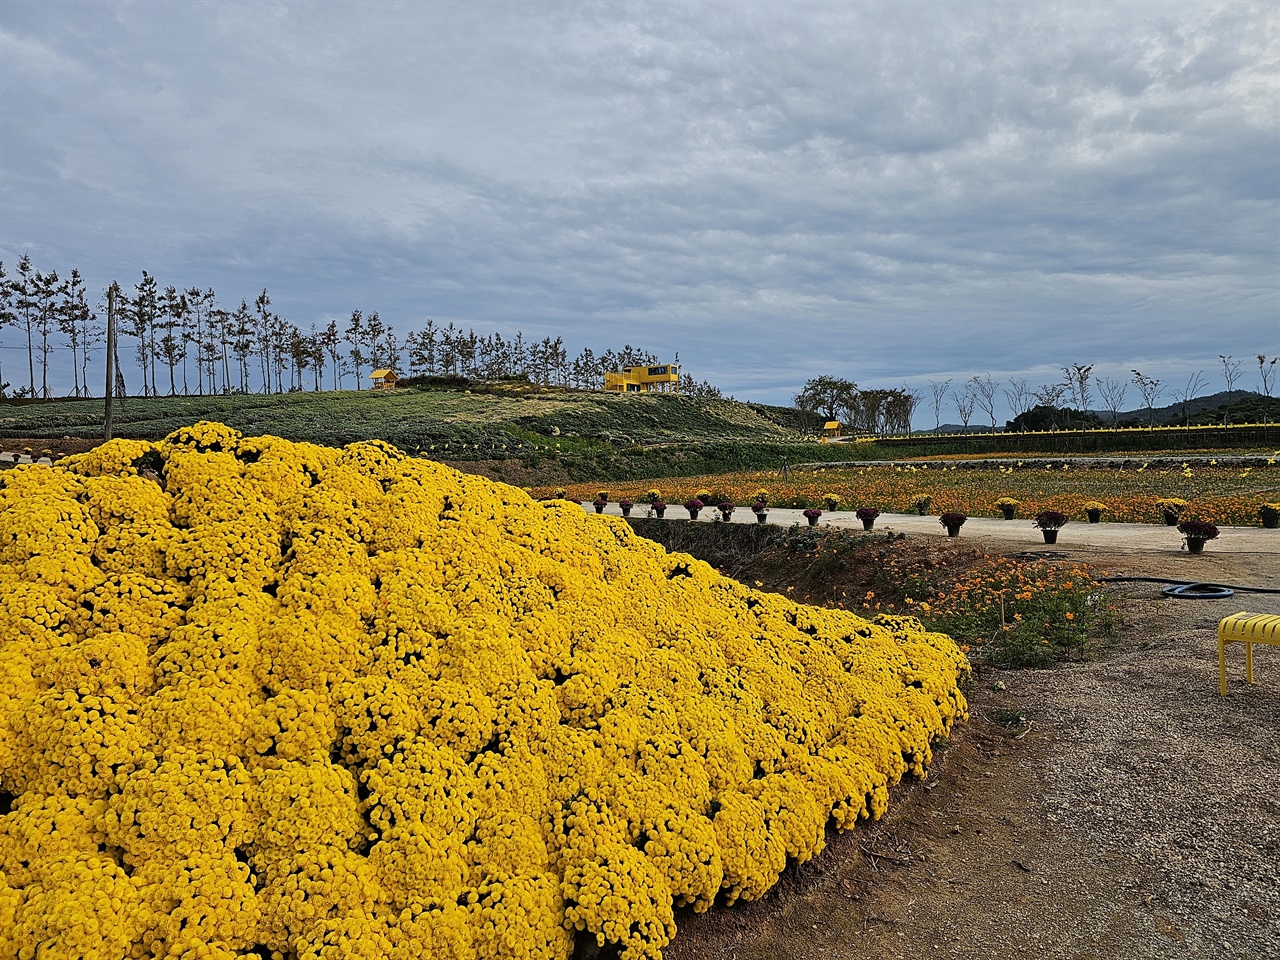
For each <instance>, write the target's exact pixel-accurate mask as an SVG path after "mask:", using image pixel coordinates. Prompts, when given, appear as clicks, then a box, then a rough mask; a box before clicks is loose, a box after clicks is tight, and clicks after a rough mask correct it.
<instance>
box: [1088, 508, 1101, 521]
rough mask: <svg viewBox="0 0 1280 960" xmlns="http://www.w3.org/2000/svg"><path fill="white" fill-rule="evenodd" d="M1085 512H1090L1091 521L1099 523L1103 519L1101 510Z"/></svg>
mask: <svg viewBox="0 0 1280 960" xmlns="http://www.w3.org/2000/svg"><path fill="white" fill-rule="evenodd" d="M1085 512H1086V513H1088V514H1089V522H1090V523H1098V522H1099V521H1100V520H1101V519H1102V511H1101V510H1086V511H1085Z"/></svg>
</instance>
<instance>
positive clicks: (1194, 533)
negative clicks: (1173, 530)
mask: <svg viewBox="0 0 1280 960" xmlns="http://www.w3.org/2000/svg"><path fill="white" fill-rule="evenodd" d="M1178 532H1179V533H1180V534H1182V535H1183V536H1184V537H1186V538H1187V553H1204V544H1205V541H1206V540H1216V539H1218V528H1217V527H1216V526H1214V525H1213V524H1212V523H1210V522H1209V521H1207V520H1183V521H1182V522H1181V523H1180V524H1178Z"/></svg>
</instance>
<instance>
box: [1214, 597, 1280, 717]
mask: <svg viewBox="0 0 1280 960" xmlns="http://www.w3.org/2000/svg"><path fill="white" fill-rule="evenodd" d="M1228 643H1243V644H1244V675H1245V679H1246V680H1248V681H1249V683H1253V645H1254V644H1255V643H1269V644H1271V645H1272V646H1274V647H1280V617H1278V616H1275V615H1274V614H1270V613H1235V614H1232V615H1231V616H1229V617H1224V618H1223V620H1222V621H1221V622H1220V623H1219V624H1218V692H1219V693H1220V694H1222V696H1224V697H1225V696H1226V695H1227V644H1228Z"/></svg>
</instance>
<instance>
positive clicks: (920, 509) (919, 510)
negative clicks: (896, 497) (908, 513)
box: [916, 507, 929, 517]
mask: <svg viewBox="0 0 1280 960" xmlns="http://www.w3.org/2000/svg"><path fill="white" fill-rule="evenodd" d="M928 509H929V508H928V507H916V513H918V514H919V515H920V516H922V517H923V516H925V511H926V510H928Z"/></svg>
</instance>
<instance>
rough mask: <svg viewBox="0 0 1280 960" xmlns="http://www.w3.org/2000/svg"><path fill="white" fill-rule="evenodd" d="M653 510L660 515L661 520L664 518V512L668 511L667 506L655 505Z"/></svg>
mask: <svg viewBox="0 0 1280 960" xmlns="http://www.w3.org/2000/svg"><path fill="white" fill-rule="evenodd" d="M653 512H654V513H656V514H657V515H658V519H659V520H661V519H662V515H663V514H664V513H666V512H667V508H666V507H654V508H653Z"/></svg>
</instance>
